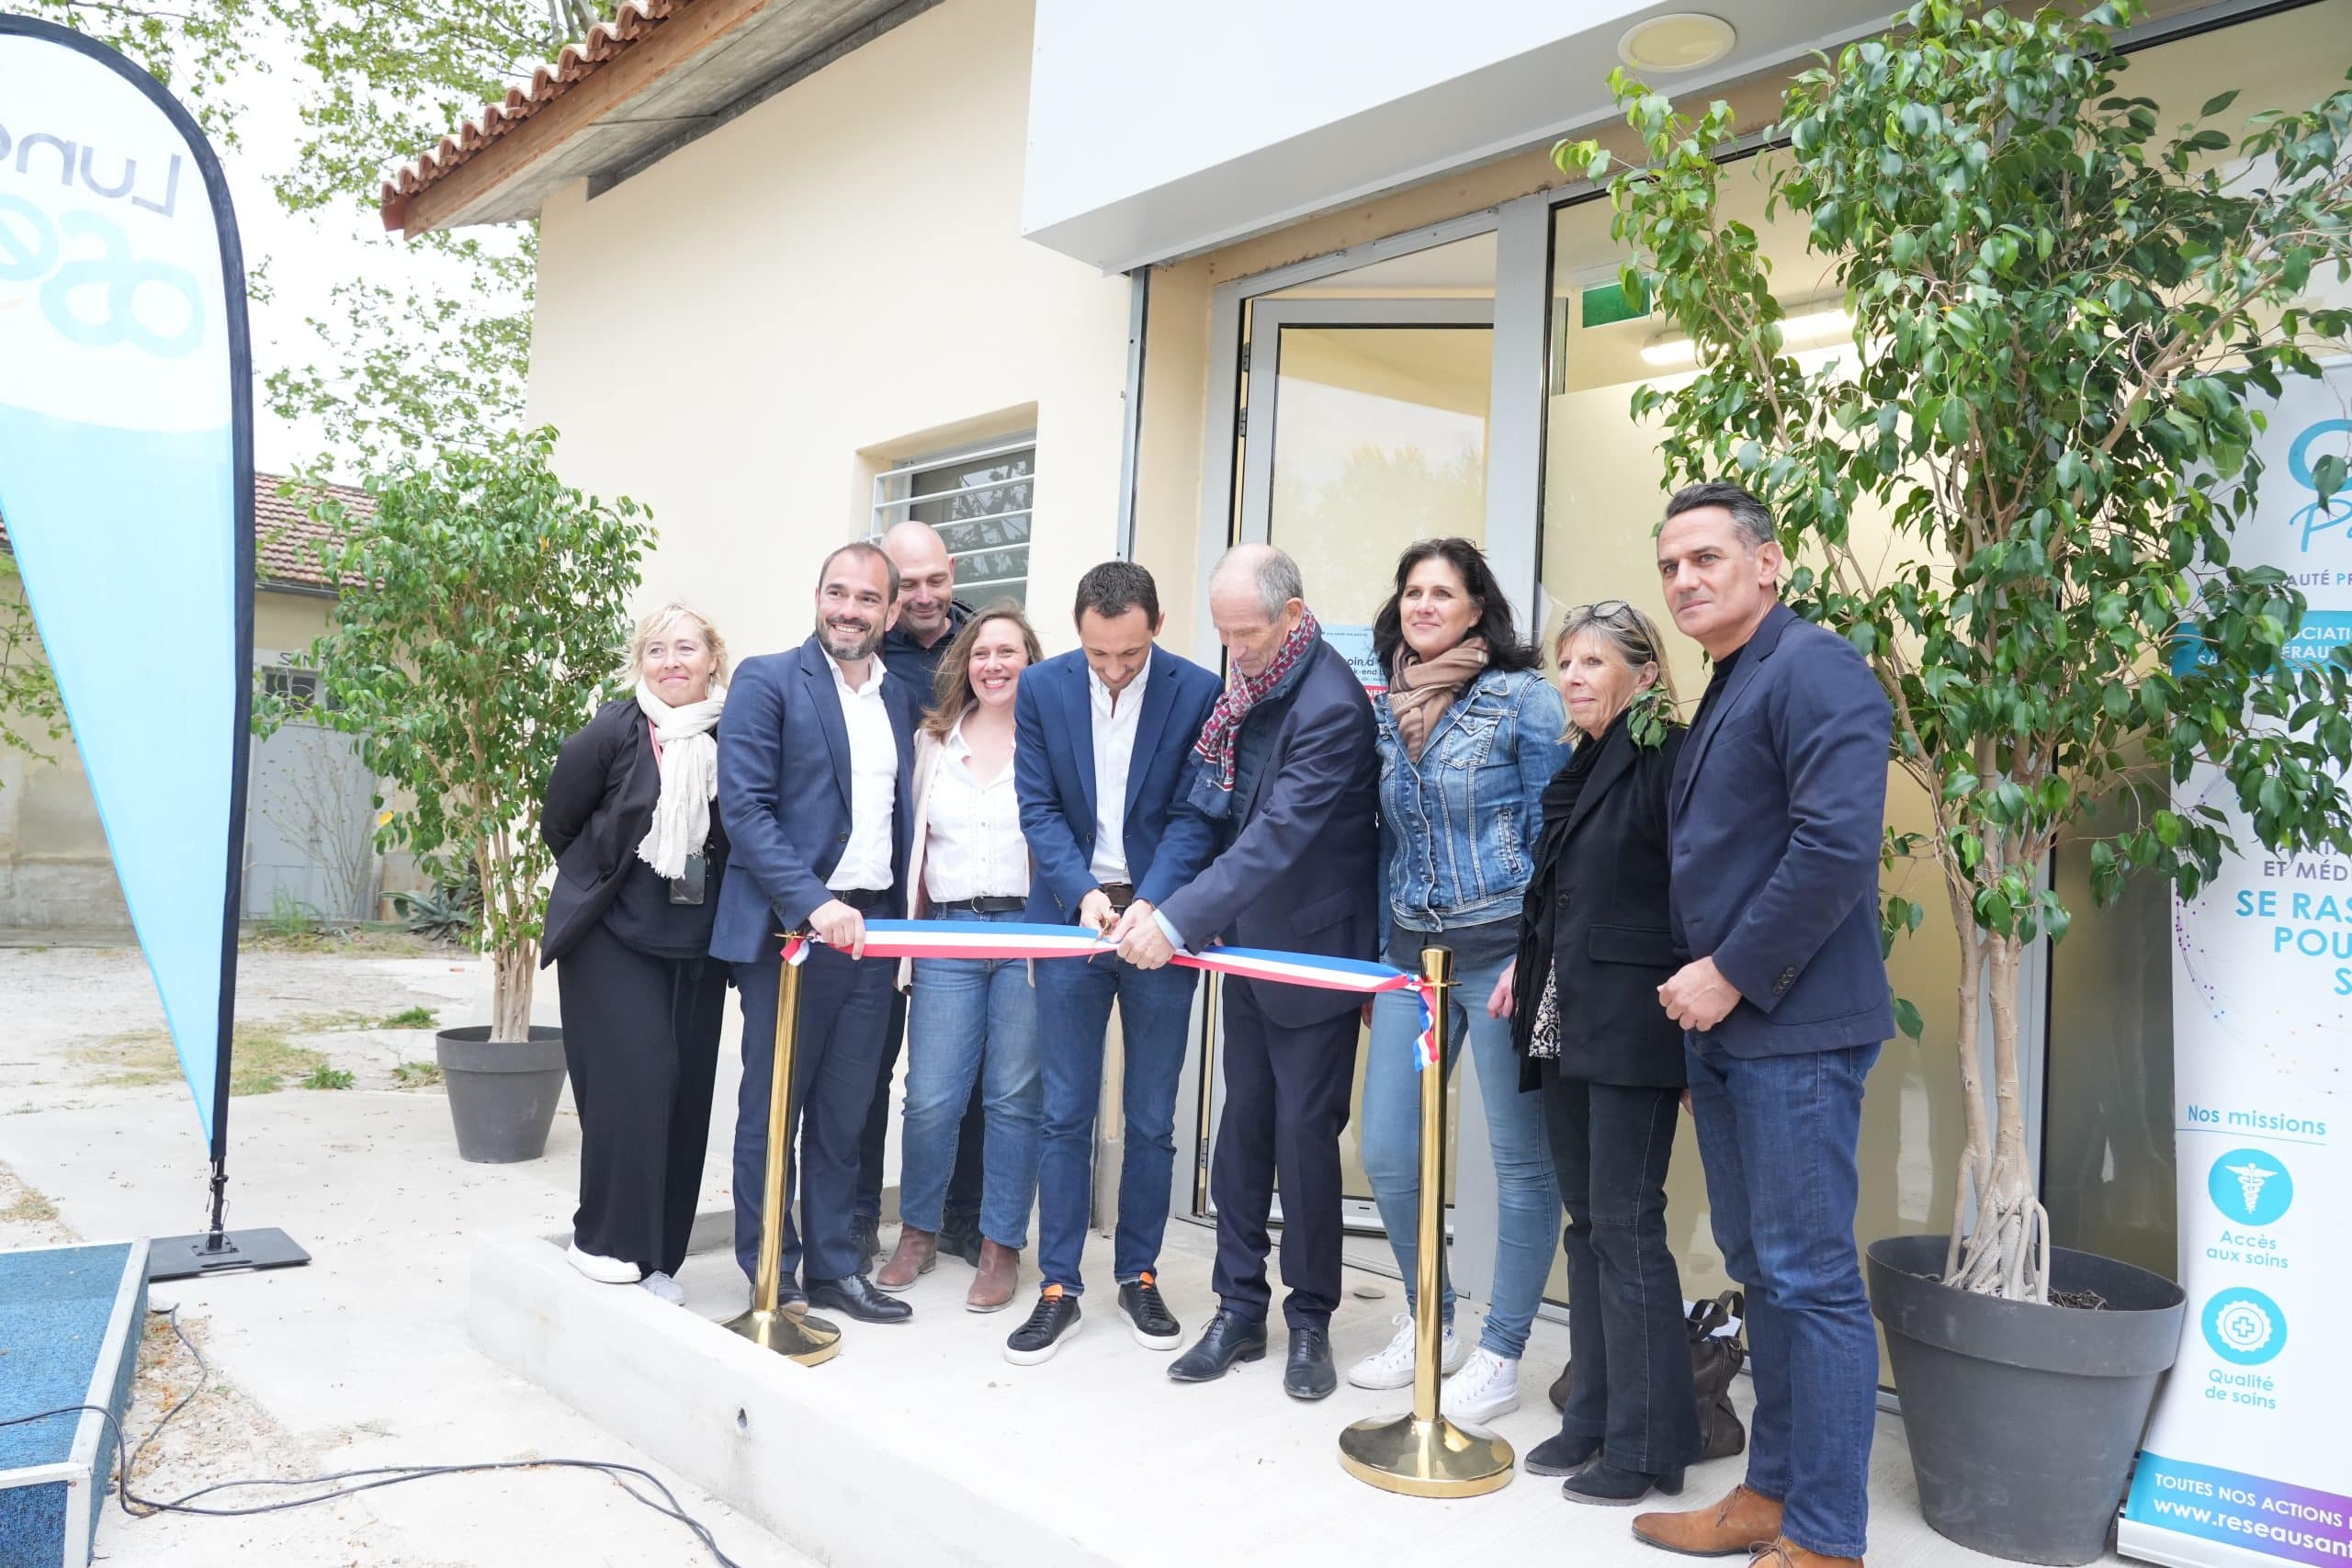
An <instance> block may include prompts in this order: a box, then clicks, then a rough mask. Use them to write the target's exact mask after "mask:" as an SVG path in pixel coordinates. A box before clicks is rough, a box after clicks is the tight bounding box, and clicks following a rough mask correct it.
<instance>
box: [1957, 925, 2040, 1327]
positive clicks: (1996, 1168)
mask: <svg viewBox="0 0 2352 1568" xmlns="http://www.w3.org/2000/svg"><path fill="white" fill-rule="evenodd" d="M1967 934H1970V935H1973V936H1975V937H1977V938H1978V939H1979V940H1980V941H1981V942H1982V943H1983V950H1984V954H1985V972H1986V976H1987V979H1988V981H1989V983H1988V985H1987V986H1986V987H1985V1001H1986V1003H1987V1004H1988V1005H1989V1006H1990V1007H1991V1009H1992V1012H1993V1097H1994V1117H1995V1134H1994V1143H1993V1156H1992V1163H1991V1167H1990V1168H1989V1169H1984V1170H1982V1171H1981V1176H1982V1180H1981V1183H1980V1185H1979V1186H1978V1188H1977V1191H1976V1218H1975V1224H1973V1226H1972V1227H1971V1228H1970V1230H1969V1232H1968V1234H1967V1236H1966V1238H1965V1239H1964V1240H1962V1241H1960V1242H1958V1251H1959V1254H1960V1256H1959V1258H1958V1263H1957V1267H1956V1268H1953V1269H1947V1270H1946V1272H1945V1276H1944V1279H1945V1282H1946V1283H1948V1284H1951V1285H1956V1286H1958V1287H1960V1288H1961V1289H1962V1290H1968V1291H1975V1292H1981V1293H1983V1294H1985V1295H1994V1296H2001V1297H2005V1298H2007V1299H2008V1300H2011V1301H2029V1302H2047V1301H2048V1300H2049V1299H2050V1215H2049V1213H2048V1212H2047V1211H2046V1210H2044V1209H2043V1208H2042V1206H2041V1200H2040V1199H2039V1198H2037V1197H2036V1196H2035V1193H2034V1182H2033V1165H2032V1160H2031V1158H2030V1155H2029V1152H2028V1150H2027V1148H2026V1139H2025V1092H2024V1089H2023V1086H2022V1085H2021V1084H2020V1083H2019V1081H2018V960H2019V959H2020V957H2021V956H2022V955H2023V944H2022V943H2020V942H2018V939H2017V938H2016V937H2015V936H2001V935H1998V934H1996V933H1994V932H1990V931H1981V930H1980V931H1972V932H1970V933H1967ZM1963 967H1965V966H1963ZM1975 1047H1976V1042H1975V1041H1974V1040H1973V1038H1965V1037H1964V1038H1963V1039H1962V1041H1961V1060H1962V1063H1963V1064H1967V1065H1966V1066H1963V1068H1962V1083H1963V1084H1966V1085H1969V1086H1970V1088H1969V1110H1970V1113H1971V1116H1972V1118H1973V1119H1974V1121H1975V1122H1977V1123H1979V1124H1981V1122H1982V1121H1983V1115H1984V1111H1983V1100H1982V1098H1981V1096H1980V1094H1979V1092H1978V1091H1977V1089H1976V1088H1975V1087H1974V1083H1973V1079H1974V1077H1975V1075H1974V1073H1973V1062H1974V1058H1975V1054H1976V1051H1975ZM1954 1231H1955V1235H1956V1236H1957V1234H1958V1222H1957V1220H1955V1223H1954Z"/></svg>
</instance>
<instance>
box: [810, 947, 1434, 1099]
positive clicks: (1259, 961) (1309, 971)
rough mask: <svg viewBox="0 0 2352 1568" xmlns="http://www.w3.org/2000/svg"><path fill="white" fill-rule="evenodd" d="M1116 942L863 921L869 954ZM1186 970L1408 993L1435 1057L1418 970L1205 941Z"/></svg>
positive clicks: (1097, 951) (1014, 950)
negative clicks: (1205, 945)
mask: <svg viewBox="0 0 2352 1568" xmlns="http://www.w3.org/2000/svg"><path fill="white" fill-rule="evenodd" d="M820 940H821V939H820V938H817V937H814V936H798V935H795V936H789V937H786V939H785V945H784V958H785V961H786V963H788V964H799V963H801V962H803V961H804V960H806V959H807V958H808V956H809V945H810V944H811V943H812V942H818V941H820ZM1118 951H1119V946H1118V943H1116V942H1109V941H1106V940H1104V939H1103V936H1101V935H1100V934H1099V933H1097V932H1095V931H1090V930H1088V929H1087V928H1086V927H1084V926H1032V925H1019V924H1014V923H1012V922H1011V921H1005V922H1001V923H1000V922H997V921H993V920H987V921H973V920H868V921H866V922H865V956H866V957H868V958H995V959H1039V958H1094V957H1097V956H1099V955H1101V954H1103V953H1117V952H1118ZM1170 962H1171V963H1175V964H1182V965H1183V966H1184V967H1185V968H1187V969H1205V970H1208V971H1209V972H1210V973H1212V974H1217V975H1232V976H1238V977H1240V978H1242V979H1245V980H1271V981H1273V982H1275V983H1276V984H1279V985H1284V986H1310V987H1314V988H1315V989H1317V990H1321V991H1353V992H1355V993H1357V994H1358V995H1360V996H1367V997H1370V996H1378V995H1380V994H1381V993H1383V992H1385V991H1410V992H1412V993H1413V995H1414V996H1415V997H1416V998H1418V999H1419V1002H1420V1004H1421V1032H1420V1035H1419V1038H1418V1039H1417V1040H1416V1041H1415V1042H1414V1049H1413V1065H1414V1066H1417V1067H1425V1066H1429V1065H1430V1063H1432V1062H1434V1061H1436V1060H1437V1011H1436V1009H1435V1008H1434V1007H1433V1006H1432V1005H1431V1003H1432V998H1431V997H1430V984H1429V981H1428V980H1427V979H1425V978H1424V977H1422V976H1419V975H1414V974H1409V973H1408V972H1407V971H1405V970H1402V969H1397V968H1392V967H1391V966H1389V965H1388V964H1367V963H1364V962H1363V961H1361V960H1358V959H1353V958H1326V957H1324V956H1322V955H1321V954H1319V953H1275V952H1272V951H1269V950H1267V949H1265V948H1257V947H1212V948H1210V949H1208V950H1207V951H1206V952H1204V953H1184V952H1181V951H1180V952H1179V953H1177V954H1176V955H1175V957H1174V958H1173V959H1172V960H1170Z"/></svg>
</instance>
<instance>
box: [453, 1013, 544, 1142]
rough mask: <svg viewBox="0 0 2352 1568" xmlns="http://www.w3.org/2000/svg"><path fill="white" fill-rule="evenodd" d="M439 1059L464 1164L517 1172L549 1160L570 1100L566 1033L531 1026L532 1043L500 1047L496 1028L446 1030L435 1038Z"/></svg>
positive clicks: (509, 1042) (479, 1026)
mask: <svg viewBox="0 0 2352 1568" xmlns="http://www.w3.org/2000/svg"><path fill="white" fill-rule="evenodd" d="M433 1055H434V1059H435V1061H437V1062H439V1063H440V1064H441V1081H442V1083H443V1085H444V1086H445V1087H447V1089H448V1091H449V1120H450V1121H452V1122H456V1123H457V1127H458V1158H460V1159H466V1160H471V1161H472V1162H473V1163H474V1164H476V1165H512V1164H514V1163H515V1161H517V1160H526V1159H537V1158H538V1157H539V1156H541V1155H543V1154H545V1153H547V1147H548V1128H549V1127H552V1126H553V1125H555V1105H556V1101H557V1100H559V1099H560V1098H561V1097H562V1094H563V1031H562V1030H560V1029H550V1028H548V1027H547V1026H545V1025H542V1024H533V1025H532V1026H531V1038H530V1039H529V1040H528V1041H513V1040H507V1041H500V1042H498V1043H492V1041H491V1038H490V1025H488V1024H486V1023H477V1024H469V1025H468V1026H467V1027H466V1028H463V1029H445V1030H442V1031H441V1032H439V1033H437V1034H435V1036H434V1037H433Z"/></svg>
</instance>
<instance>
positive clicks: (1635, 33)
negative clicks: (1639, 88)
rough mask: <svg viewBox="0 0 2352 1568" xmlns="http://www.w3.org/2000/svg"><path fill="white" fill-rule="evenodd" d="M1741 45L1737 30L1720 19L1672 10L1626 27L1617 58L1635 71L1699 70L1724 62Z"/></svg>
mask: <svg viewBox="0 0 2352 1568" xmlns="http://www.w3.org/2000/svg"><path fill="white" fill-rule="evenodd" d="M1738 42H1739V33H1738V30H1737V29H1736V28H1734V27H1733V26H1732V25H1731V24H1730V23H1729V22H1726V21H1724V19H1723V18H1722V17H1714V16H1710V15H1708V14H1707V13H1706V12H1704V11H1670V12H1668V14H1667V15H1665V16H1663V17H1649V18H1647V19H1646V20H1644V21H1639V22H1636V23H1634V25H1633V26H1632V27H1630V28H1626V29H1625V34H1624V36H1623V38H1620V39H1618V40H1617V58H1618V59H1620V60H1622V61H1623V62H1625V63H1626V64H1628V65H1630V66H1632V67H1633V68H1634V70H1636V71H1651V72H1663V73H1672V72H1676V71H1696V70H1698V69H1699V68H1700V67H1701V66H1702V65H1713V63H1715V62H1717V61H1719V60H1721V59H1723V58H1724V56H1725V55H1727V54H1729V53H1730V52H1731V51H1732V48H1733V46H1734V45H1736V44H1737V43H1738Z"/></svg>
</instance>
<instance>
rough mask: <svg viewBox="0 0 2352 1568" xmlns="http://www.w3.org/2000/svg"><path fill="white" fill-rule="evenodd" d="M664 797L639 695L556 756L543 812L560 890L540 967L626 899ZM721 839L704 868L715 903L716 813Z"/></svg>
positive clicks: (722, 860) (721, 854)
mask: <svg viewBox="0 0 2352 1568" xmlns="http://www.w3.org/2000/svg"><path fill="white" fill-rule="evenodd" d="M661 794H662V769H661V764H660V763H659V762H658V761H656V760H655V758H654V755H653V737H652V733H651V731H650V729H649V728H647V725H646V719H645V715H644V714H643V713H642V712H640V711H639V708H638V705H637V699H636V698H635V697H633V696H629V697H623V698H621V699H620V700H619V701H618V702H611V703H606V704H605V705H604V706H603V707H600V708H598V709H597V710H596V716H595V717H594V718H592V719H590V720H589V721H588V722H587V724H586V725H585V726H583V727H582V728H581V730H580V731H579V733H578V734H576V735H574V736H572V738H571V739H569V740H567V741H565V742H564V743H563V750H561V751H560V752H558V753H557V754H556V760H555V771H554V772H553V773H549V774H548V793H547V799H546V801H545V802H544V803H543V804H542V805H541V807H540V808H539V837H540V838H542V839H544V840H547V845H548V848H549V849H551V850H553V851H554V852H555V886H553V887H552V888H550V889H548V915H547V920H546V922H545V924H544V926H543V928H542V930H541V931H540V934H539V967H541V968H542V969H544V968H546V967H547V966H548V964H552V963H554V962H555V961H556V960H557V959H559V958H561V957H562V956H563V955H564V954H565V953H570V952H571V950H572V949H573V948H574V947H577V946H578V945H580V939H581V938H582V936H584V935H586V934H587V933H588V931H589V930H590V929H591V928H593V927H594V925H595V924H596V922H597V921H599V920H601V919H604V918H605V910H607V909H609V908H612V907H613V900H614V899H615V898H616V897H619V896H620V890H621V882H622V880H623V878H624V877H625V876H626V875H627V874H628V871H629V868H630V867H631V866H632V865H633V864H635V863H636V860H637V846H638V845H639V844H641V843H643V842H644V841H645V834H646V830H647V829H650V828H651V827H652V826H653V803H654V802H655V801H656V800H657V799H659V798H660V797H661ZM710 826H711V837H712V838H713V839H714V840H716V843H715V844H714V845H713V853H712V854H711V856H710V859H709V862H708V863H707V867H706V875H707V882H706V884H705V886H706V888H707V897H717V896H718V891H719V888H720V886H721V885H722V882H723V879H724V877H725V874H726V870H727V830H726V829H725V827H724V826H723V825H722V824H721V823H720V822H719V820H718V807H717V805H716V803H714V804H713V806H712V808H711V823H710Z"/></svg>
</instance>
